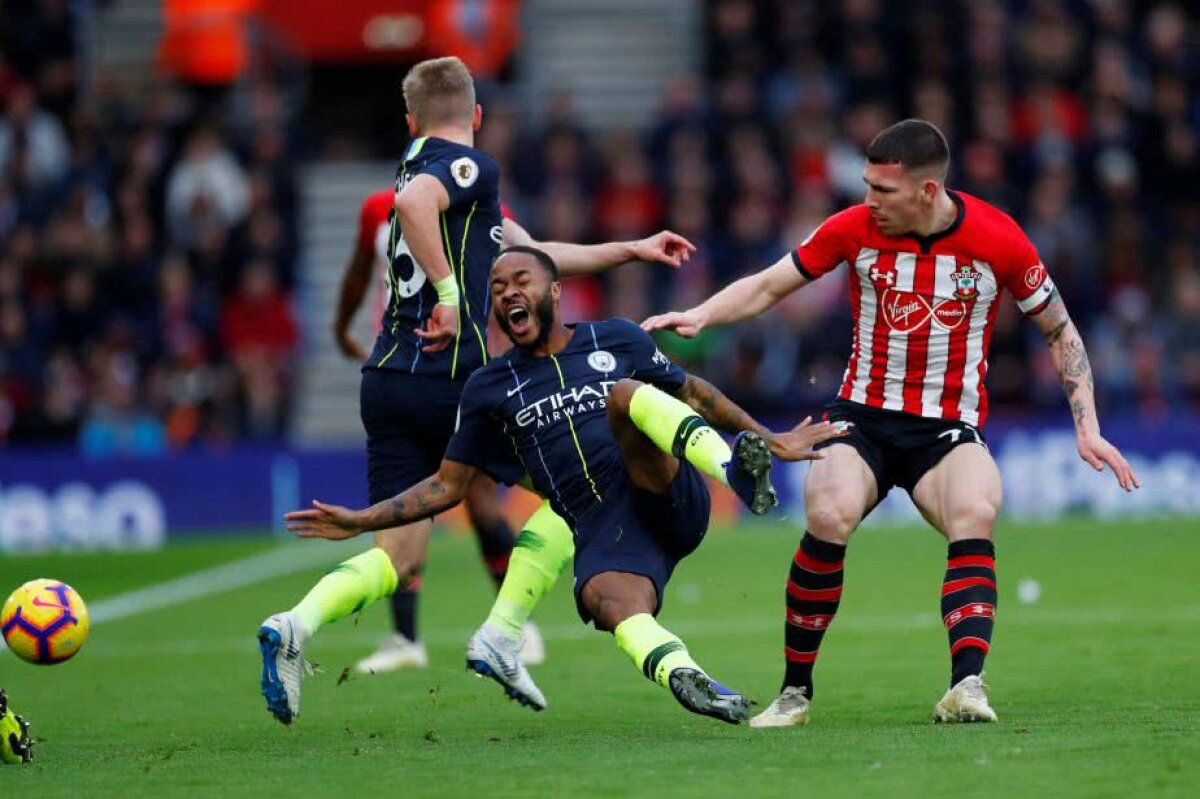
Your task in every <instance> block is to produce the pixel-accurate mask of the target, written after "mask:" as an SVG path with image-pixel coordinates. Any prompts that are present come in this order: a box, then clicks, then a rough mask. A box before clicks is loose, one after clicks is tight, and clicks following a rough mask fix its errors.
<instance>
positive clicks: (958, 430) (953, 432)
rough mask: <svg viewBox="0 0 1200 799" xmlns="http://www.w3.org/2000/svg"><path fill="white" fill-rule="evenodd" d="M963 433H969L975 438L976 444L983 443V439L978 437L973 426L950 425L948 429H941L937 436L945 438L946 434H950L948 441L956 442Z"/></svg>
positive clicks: (977, 432)
mask: <svg viewBox="0 0 1200 799" xmlns="http://www.w3.org/2000/svg"><path fill="white" fill-rule="evenodd" d="M963 433H970V434H971V436H972V437H973V438H974V439H975V443H976V444H982V443H983V439H981V438H980V437H979V431H978V430H976V429H975V428H974V427H952V428H950V429H949V430H943V431H942V432H940V433H938V438H945V437H946V436H950V443H951V444H957V443H958V440H959V439H960V438H962V435H963Z"/></svg>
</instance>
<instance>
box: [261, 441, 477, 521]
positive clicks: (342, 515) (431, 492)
mask: <svg viewBox="0 0 1200 799" xmlns="http://www.w3.org/2000/svg"><path fill="white" fill-rule="evenodd" d="M477 471H478V469H476V468H475V467H474V466H468V465H467V464H465V463H458V462H457V461H449V460H444V461H442V465H441V467H440V468H439V469H438V472H437V474H435V475H432V476H430V477H427V478H425V479H424V480H422V481H421V482H419V483H417V484H416V485H415V486H413V487H412V488H410V489H408V490H407V491H404V492H402V493H400V494H397V495H396V496H394V497H392V498H391V499H385V500H384V501H383V502H378V503H376V504H374V505H372V506H371V507H369V508H364V509H363V510H351V509H349V508H342V507H339V506H337V505H326V504H325V503H324V502H318V501H317V500H315V499H314V500H313V507H312V508H311V509H309V510H296V511H292V512H291V513H288V514H285V515H284V517H283V518H284V519H285V520H287V522H288V526H287V529H289V530H291V531H293V532H295V533H296V534H297V535H298V536H299V537H300V538H328V539H330V540H332V541H337V540H341V539H343V538H353V537H354V536H356V535H361V534H362V533H366V532H369V531H371V530H383V529H386V528H388V527H399V526H401V525H405V524H411V523H413V522H416V521H420V520H421V519H428V518H429V517H430V516H433V515H434V514H437V513H441V512H442V511H444V510H448V509H449V508H452V507H454V506H455V505H457V504H458V503H459V502H461V501H462V498H463V497H464V496H465V495H466V493H467V486H468V485H469V484H470V482H471V480H472V479H473V478H474V477H475V474H476V472H477Z"/></svg>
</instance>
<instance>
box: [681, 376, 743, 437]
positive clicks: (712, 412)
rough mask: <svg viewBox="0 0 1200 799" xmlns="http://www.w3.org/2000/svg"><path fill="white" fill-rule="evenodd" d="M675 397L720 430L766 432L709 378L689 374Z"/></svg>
mask: <svg viewBox="0 0 1200 799" xmlns="http://www.w3.org/2000/svg"><path fill="white" fill-rule="evenodd" d="M675 397H676V398H677V399H679V400H682V401H683V402H685V403H687V404H688V405H690V406H691V407H692V408H693V409H694V410H695V411H696V412H697V413H698V414H700V415H701V416H703V417H704V419H705V421H707V422H708V423H709V424H711V425H712V426H713V427H715V428H717V429H718V430H722V431H724V432H726V433H740V432H741V431H743V430H753V431H754V432H756V433H759V434H760V435H761V434H762V433H764V432H765V430H764V428H763V426H762V425H760V424H759V423H758V422H757V421H755V420H754V417H752V416H751V415H750V414H748V413H746V412H745V411H744V410H742V409H741V408H739V407H738V406H737V405H736V404H735V403H734V402H733V400H731V399H729V397H726V396H725V395H724V394H722V393H721V392H720V391H719V390H718V389H717V388H716V386H714V385H712V384H711V383H709V382H708V381H707V380H702V379H700V378H699V377H695V376H694V375H690V374H689V375H688V376H687V380H686V381H685V382H684V384H683V386H682V387H681V388H680V389H679V390H678V391H676V392H675Z"/></svg>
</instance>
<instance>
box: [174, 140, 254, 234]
mask: <svg viewBox="0 0 1200 799" xmlns="http://www.w3.org/2000/svg"><path fill="white" fill-rule="evenodd" d="M249 204H250V187H249V185H248V183H247V181H246V174H245V172H244V171H243V170H242V168H241V166H240V165H239V164H238V162H237V160H236V159H235V158H234V157H233V154H232V153H231V152H229V150H227V149H225V148H224V147H223V146H222V144H221V140H220V138H219V136H218V135H217V132H216V131H215V130H213V129H212V128H211V127H209V126H207V125H201V126H200V127H199V128H197V129H196V130H195V131H193V133H192V135H191V136H189V137H188V141H187V143H186V144H185V145H184V151H183V159H182V160H181V161H180V162H179V164H177V165H176V166H175V168H174V169H173V170H172V171H171V175H170V178H168V180H167V227H168V230H169V231H170V234H171V237H172V240H173V241H175V242H176V243H177V244H183V245H188V244H193V243H195V242H196V240H197V239H199V238H200V237H201V236H202V235H203V234H202V231H203V229H204V228H205V227H207V226H210V225H213V226H218V227H220V228H222V229H223V230H229V229H230V228H232V227H233V226H234V225H236V224H238V223H239V222H241V221H242V219H243V218H244V217H245V215H246V211H247V209H248V208H249Z"/></svg>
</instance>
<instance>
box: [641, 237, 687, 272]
mask: <svg viewBox="0 0 1200 799" xmlns="http://www.w3.org/2000/svg"><path fill="white" fill-rule="evenodd" d="M695 251H696V245H695V244H692V243H691V242H690V241H688V240H687V239H685V238H684V237H683V236H680V235H679V234H678V233H673V232H671V231H670V230H663V231H659V232H658V233H655V234H654V235H653V236H649V237H647V238H644V239H642V240H641V241H635V242H634V243H633V255H634V258H636V259H637V260H639V261H645V262H647V263H653V262H655V261H657V262H659V263H663V264H667V265H668V266H673V267H675V268H679V267H681V266H683V265H684V264H685V263H687V262H688V260H689V259H691V257H692V253H694V252H695Z"/></svg>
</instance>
